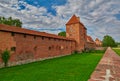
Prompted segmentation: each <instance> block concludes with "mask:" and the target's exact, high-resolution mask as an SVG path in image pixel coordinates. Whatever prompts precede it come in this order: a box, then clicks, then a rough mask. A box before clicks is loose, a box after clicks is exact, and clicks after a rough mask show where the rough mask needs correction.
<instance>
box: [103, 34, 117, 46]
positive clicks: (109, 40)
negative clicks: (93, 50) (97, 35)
mask: <svg viewBox="0 0 120 81" xmlns="http://www.w3.org/2000/svg"><path fill="white" fill-rule="evenodd" d="M102 45H103V47H108V46H110V47H115V46H117V45H116V43H115V40H114V39H113V38H112V37H111V36H109V35H106V36H104V38H103V41H102Z"/></svg>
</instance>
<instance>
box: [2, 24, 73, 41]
mask: <svg viewBox="0 0 120 81" xmlns="http://www.w3.org/2000/svg"><path fill="white" fill-rule="evenodd" d="M0 31H6V32H15V33H22V34H29V35H38V36H44V37H51V38H58V39H65V40H74V39H71V38H66V37H62V36H58V35H55V34H49V33H45V32H38V31H34V30H28V29H25V28H19V27H15V26H9V25H4V24H0Z"/></svg>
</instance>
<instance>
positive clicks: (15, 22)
mask: <svg viewBox="0 0 120 81" xmlns="http://www.w3.org/2000/svg"><path fill="white" fill-rule="evenodd" d="M0 24H6V25H10V26H17V27H22V22H21V21H20V20H19V19H12V17H9V18H5V17H0Z"/></svg>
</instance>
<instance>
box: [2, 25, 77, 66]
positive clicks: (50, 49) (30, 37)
mask: <svg viewBox="0 0 120 81" xmlns="http://www.w3.org/2000/svg"><path fill="white" fill-rule="evenodd" d="M5 49H8V50H10V51H11V58H10V60H9V65H16V64H21V63H27V62H28V63H29V62H32V61H36V60H42V59H47V58H53V57H57V56H64V55H68V54H71V53H72V52H73V51H74V50H75V41H74V40H72V39H67V38H64V37H60V36H57V35H53V34H48V33H43V32H36V31H31V30H26V29H22V28H16V27H9V26H7V25H0V51H3V50H5ZM0 66H3V62H2V60H1V59H0Z"/></svg>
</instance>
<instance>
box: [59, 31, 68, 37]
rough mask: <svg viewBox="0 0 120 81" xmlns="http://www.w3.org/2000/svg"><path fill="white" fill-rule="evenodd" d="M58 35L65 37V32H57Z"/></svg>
mask: <svg viewBox="0 0 120 81" xmlns="http://www.w3.org/2000/svg"><path fill="white" fill-rule="evenodd" d="M58 35H59V36H63V37H66V32H65V31H62V32H59V33H58Z"/></svg>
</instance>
